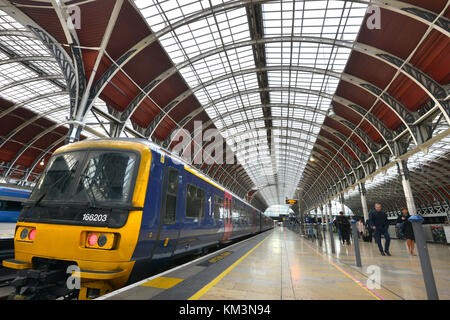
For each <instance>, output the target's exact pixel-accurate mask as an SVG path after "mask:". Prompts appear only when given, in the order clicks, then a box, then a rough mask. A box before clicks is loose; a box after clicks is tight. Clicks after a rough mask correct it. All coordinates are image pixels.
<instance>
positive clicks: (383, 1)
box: [351, 0, 450, 37]
mask: <svg viewBox="0 0 450 320" xmlns="http://www.w3.org/2000/svg"><path fill="white" fill-rule="evenodd" d="M351 1H352V2H359V3H365V4H368V5H373V6H378V7H380V8H383V9H386V10H390V11H393V12H396V13H398V14H401V15H405V16H407V17H410V18H412V19H414V20H417V21H420V22H422V23H423V24H425V25H427V26H429V27H432V28H433V29H435V30H437V31H439V32H441V33H443V34H444V35H446V36H447V37H450V21H449V19H447V18H445V17H443V16H439V15H438V14H436V13H434V12H432V11H429V10H427V9H424V8H421V7H417V6H414V5H412V4H409V3H405V2H403V1H397V0H351Z"/></svg>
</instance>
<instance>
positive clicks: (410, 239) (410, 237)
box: [397, 208, 416, 256]
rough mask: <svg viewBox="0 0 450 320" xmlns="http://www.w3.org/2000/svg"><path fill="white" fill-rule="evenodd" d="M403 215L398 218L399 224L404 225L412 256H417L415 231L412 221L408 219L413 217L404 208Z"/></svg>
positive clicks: (405, 236) (404, 232)
mask: <svg viewBox="0 0 450 320" xmlns="http://www.w3.org/2000/svg"><path fill="white" fill-rule="evenodd" d="M401 211H402V215H401V216H400V217H399V218H398V220H397V223H401V224H402V225H403V227H402V229H403V232H402V233H403V236H404V238H405V239H406V245H407V246H408V252H409V254H410V255H412V256H415V255H416V254H415V253H414V241H415V238H414V231H413V226H412V223H411V221H409V220H408V219H409V218H410V217H411V215H410V214H409V213H408V209H406V208H402V210H401Z"/></svg>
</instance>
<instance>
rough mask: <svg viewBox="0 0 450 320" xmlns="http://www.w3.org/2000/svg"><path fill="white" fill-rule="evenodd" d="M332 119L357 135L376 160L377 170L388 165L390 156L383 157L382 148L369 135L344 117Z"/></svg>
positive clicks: (332, 116)
mask: <svg viewBox="0 0 450 320" xmlns="http://www.w3.org/2000/svg"><path fill="white" fill-rule="evenodd" d="M329 117H330V118H331V119H334V120H335V121H338V122H339V123H340V124H342V125H343V126H345V127H346V128H347V129H349V130H350V131H352V133H353V134H355V135H356V136H357V137H358V138H359V139H360V140H361V141H362V142H363V143H364V144H365V146H366V147H367V149H368V150H369V151H370V153H371V154H372V157H373V158H374V160H375V163H376V165H377V168H381V167H382V166H383V165H385V164H386V162H387V161H388V160H389V155H387V157H386V156H384V157H383V156H382V154H380V153H379V151H380V149H381V146H380V145H379V144H378V143H376V142H375V141H373V140H372V138H370V137H369V135H368V134H367V133H365V132H364V131H363V130H362V129H361V128H359V127H357V126H356V125H355V124H353V123H352V122H350V121H348V120H347V119H344V118H342V117H339V116H338V115H336V114H333V115H330V116H329Z"/></svg>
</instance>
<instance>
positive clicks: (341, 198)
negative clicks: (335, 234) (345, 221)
mask: <svg viewBox="0 0 450 320" xmlns="http://www.w3.org/2000/svg"><path fill="white" fill-rule="evenodd" d="M339 202H340V203H341V211H342V212H343V213H344V215H345V204H344V195H343V194H340V195H339Z"/></svg>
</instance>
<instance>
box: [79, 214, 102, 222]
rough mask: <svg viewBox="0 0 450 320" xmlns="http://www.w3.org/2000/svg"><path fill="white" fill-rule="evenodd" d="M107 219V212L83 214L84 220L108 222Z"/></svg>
mask: <svg viewBox="0 0 450 320" xmlns="http://www.w3.org/2000/svg"><path fill="white" fill-rule="evenodd" d="M107 219H108V215H107V214H89V213H85V214H83V221H95V222H106V220H107Z"/></svg>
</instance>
